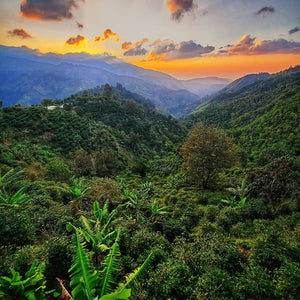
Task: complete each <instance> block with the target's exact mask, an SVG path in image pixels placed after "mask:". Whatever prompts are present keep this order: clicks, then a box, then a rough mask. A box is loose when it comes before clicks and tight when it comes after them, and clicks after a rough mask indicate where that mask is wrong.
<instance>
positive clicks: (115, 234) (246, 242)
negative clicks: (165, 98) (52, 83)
mask: <svg viewBox="0 0 300 300" xmlns="http://www.w3.org/2000/svg"><path fill="white" fill-rule="evenodd" d="M299 81H300V69H299V67H296V68H294V69H289V70H287V71H285V72H282V73H279V74H276V75H272V76H270V77H267V78H262V79H261V80H259V82H256V83H250V84H248V85H246V86H243V87H242V88H240V89H237V90H235V91H232V92H224V93H223V94H219V95H218V96H216V98H214V99H213V100H212V101H211V102H210V103H209V104H206V105H205V106H202V107H200V108H199V109H198V110H197V111H195V112H194V113H193V114H191V115H190V116H189V117H187V118H186V119H184V120H176V119H174V118H173V117H171V116H165V115H163V114H161V113H159V112H157V111H156V110H154V107H153V105H152V104H151V103H150V102H149V101H148V100H147V101H146V100H145V99H144V98H143V97H141V96H139V95H137V94H134V93H131V92H129V91H127V90H126V89H125V88H124V87H123V86H121V85H120V84H119V85H117V86H116V87H115V88H113V87H111V86H109V85H105V86H102V87H97V88H95V89H92V90H89V91H84V92H82V93H80V94H74V95H71V96H70V97H68V98H66V99H64V100H63V101H61V100H52V99H45V100H44V101H43V102H42V103H41V104H40V105H34V106H31V107H22V106H13V107H5V108H1V109H0V141H1V143H0V266H1V268H0V270H1V271H0V276H1V277H0V298H1V297H2V298H3V299H41V300H42V299H58V297H59V296H60V295H61V299H71V298H70V297H73V299H75V300H76V299H78V300H84V299H130V298H131V299H297V297H298V296H297V295H299V289H300V286H299V282H300V263H299V261H300V260H299V258H300V249H299V228H300V227H299V221H300V213H299V186H300V185H299V183H300V182H299V174H300V173H299V172H300V171H299V148H300V147H299V136H300V134H299V124H300V122H299V107H300V105H299V104H300V103H299V101H300V91H299V86H300V85H299V83H300V82H299ZM150 100H151V99H150Z"/></svg>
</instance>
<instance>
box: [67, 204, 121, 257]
mask: <svg viewBox="0 0 300 300" xmlns="http://www.w3.org/2000/svg"><path fill="white" fill-rule="evenodd" d="M118 210H119V207H117V208H115V209H114V210H112V211H111V212H110V213H109V212H108V201H106V203H105V204H104V206H103V209H101V208H100V206H99V203H98V202H97V201H96V202H94V218H93V219H87V218H86V217H84V216H81V218H80V227H76V226H74V225H72V224H70V223H69V224H68V225H67V229H68V230H69V231H73V230H75V232H78V233H80V235H81V236H82V237H83V238H84V239H85V241H86V242H87V243H88V245H89V246H90V250H92V251H93V252H94V254H95V256H96V262H98V256H99V255H100V254H101V253H103V252H105V251H107V250H108V249H109V246H110V244H111V243H112V241H113V239H114V238H115V236H116V234H117V231H116V230H114V229H113V228H114V223H116V221H117V219H116V215H117V213H118Z"/></svg>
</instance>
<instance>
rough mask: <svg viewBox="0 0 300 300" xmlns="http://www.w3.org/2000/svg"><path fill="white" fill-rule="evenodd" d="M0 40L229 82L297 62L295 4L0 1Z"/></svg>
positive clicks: (260, 0)
mask: <svg viewBox="0 0 300 300" xmlns="http://www.w3.org/2000/svg"><path fill="white" fill-rule="evenodd" d="M0 44H1V45H5V46H23V45H25V46H27V47H29V48H32V49H37V50H39V51H40V52H42V53H47V52H55V53H68V52H88V53H90V54H103V53H104V54H105V55H107V54H110V55H112V56H117V57H119V58H122V59H123V60H124V61H126V62H129V63H132V64H134V65H137V66H139V67H143V68H147V69H153V70H158V71H162V72H166V73H168V74H170V75H172V76H174V77H177V78H196V77H205V76H219V77H227V78H232V79H234V78H237V77H240V76H243V75H245V74H248V73H258V72H270V73H274V72H278V71H280V70H283V69H286V68H288V67H290V66H295V65H297V64H300V1H299V0H9V1H8V0H0Z"/></svg>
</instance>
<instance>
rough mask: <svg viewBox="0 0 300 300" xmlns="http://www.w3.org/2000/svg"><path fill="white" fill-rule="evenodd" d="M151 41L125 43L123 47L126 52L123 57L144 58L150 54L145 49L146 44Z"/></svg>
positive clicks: (142, 40) (145, 39)
mask: <svg viewBox="0 0 300 300" xmlns="http://www.w3.org/2000/svg"><path fill="white" fill-rule="evenodd" d="M148 42H149V40H148V39H147V38H143V39H141V40H140V41H137V42H135V43H134V44H132V43H131V42H124V43H123V44H122V45H121V48H122V49H123V50H126V51H125V52H124V53H123V55H124V56H143V55H146V54H147V53H148V51H147V50H146V49H144V48H142V47H143V45H144V44H146V43H148Z"/></svg>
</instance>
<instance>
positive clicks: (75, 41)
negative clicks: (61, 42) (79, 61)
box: [66, 34, 85, 46]
mask: <svg viewBox="0 0 300 300" xmlns="http://www.w3.org/2000/svg"><path fill="white" fill-rule="evenodd" d="M84 40H85V37H84V36H82V35H80V34H78V35H77V36H71V37H70V38H69V39H68V40H66V44H67V45H76V46H79V44H80V43H83V42H84Z"/></svg>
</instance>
